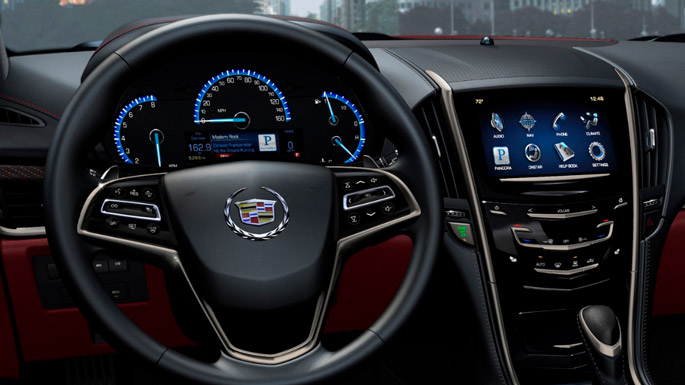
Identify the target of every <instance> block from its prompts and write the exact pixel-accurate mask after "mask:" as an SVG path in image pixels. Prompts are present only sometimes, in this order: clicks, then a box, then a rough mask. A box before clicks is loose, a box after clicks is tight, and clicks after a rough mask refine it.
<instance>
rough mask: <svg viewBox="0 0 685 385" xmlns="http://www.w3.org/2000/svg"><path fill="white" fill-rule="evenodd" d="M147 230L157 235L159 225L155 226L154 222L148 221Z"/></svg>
mask: <svg viewBox="0 0 685 385" xmlns="http://www.w3.org/2000/svg"><path fill="white" fill-rule="evenodd" d="M147 232H148V233H150V234H152V235H157V234H159V226H157V225H156V224H154V223H150V224H149V225H147Z"/></svg>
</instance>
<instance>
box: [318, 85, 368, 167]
mask: <svg viewBox="0 0 685 385" xmlns="http://www.w3.org/2000/svg"><path fill="white" fill-rule="evenodd" d="M314 104H315V105H317V106H318V109H319V112H318V114H317V116H316V119H318V122H319V127H320V128H319V130H318V131H319V132H318V133H317V137H323V140H325V141H326V142H327V143H323V140H322V143H321V146H320V147H319V148H317V149H315V150H314V151H317V152H320V153H321V154H320V155H318V156H320V157H321V159H320V162H322V163H334V164H339V163H352V162H354V161H356V160H357V159H358V158H359V156H360V155H361V152H362V150H363V149H364V142H366V128H365V125H364V118H363V117H362V115H361V113H360V112H359V110H358V109H357V107H355V105H354V104H353V103H352V102H351V101H350V100H349V99H347V98H346V97H344V96H342V95H339V94H336V93H334V92H324V93H322V94H321V97H319V98H316V99H314ZM312 155H314V154H312Z"/></svg>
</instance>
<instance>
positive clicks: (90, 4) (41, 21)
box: [0, 0, 685, 52]
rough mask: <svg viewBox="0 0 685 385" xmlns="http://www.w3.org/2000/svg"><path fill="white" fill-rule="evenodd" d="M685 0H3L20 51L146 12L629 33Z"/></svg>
mask: <svg viewBox="0 0 685 385" xmlns="http://www.w3.org/2000/svg"><path fill="white" fill-rule="evenodd" d="M684 7H685V0H414V1H407V0H254V1H253V0H193V1H181V0H0V16H1V18H0V23H1V26H2V32H3V36H4V39H5V41H6V44H7V46H8V47H9V48H10V49H12V50H15V51H20V52H22V51H36V50H51V49H69V48H72V47H74V46H76V45H78V44H82V43H86V42H92V41H98V40H102V39H103V38H104V37H105V36H106V35H107V34H108V33H109V32H111V31H112V30H113V29H115V28H116V27H118V26H120V25H122V24H124V23H127V22H130V21H133V20H136V19H142V18H149V17H165V16H177V15H198V14H208V13H232V12H233V13H251V14H252V13H253V14H265V15H288V16H297V17H304V18H310V19H317V20H322V21H326V22H330V23H333V24H336V25H338V26H340V27H343V28H345V29H347V30H350V31H352V32H375V33H383V34H387V35H405V36H407V35H411V36H417V35H486V34H487V35H494V36H498V35H499V36H533V37H538V36H541V37H567V38H569V37H571V38H596V39H616V40H626V39H632V38H637V37H644V36H652V35H669V34H674V33H680V32H682V31H683V30H685V27H684V26H685V9H684Z"/></svg>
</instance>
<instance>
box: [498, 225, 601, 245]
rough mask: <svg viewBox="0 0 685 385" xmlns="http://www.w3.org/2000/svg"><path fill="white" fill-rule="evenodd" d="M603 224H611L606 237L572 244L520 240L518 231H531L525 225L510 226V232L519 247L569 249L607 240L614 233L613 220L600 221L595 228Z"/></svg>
mask: <svg viewBox="0 0 685 385" xmlns="http://www.w3.org/2000/svg"><path fill="white" fill-rule="evenodd" d="M604 226H611V227H609V233H608V234H607V236H606V237H604V238H599V239H593V240H591V241H586V242H581V243H576V244H572V245H544V244H539V243H525V242H521V239H519V236H518V233H531V232H532V231H531V230H530V229H528V228H525V227H512V228H511V232H512V234H514V239H515V240H516V243H518V245H519V246H521V247H528V248H531V249H542V250H549V251H570V250H578V249H582V248H585V247H589V246H593V245H596V244H598V243H602V242H606V241H608V240H609V239H610V238H611V236H612V235H614V221H609V222H602V223H600V224H598V225H597V228H600V227H604Z"/></svg>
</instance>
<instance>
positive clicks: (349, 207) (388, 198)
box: [343, 185, 395, 211]
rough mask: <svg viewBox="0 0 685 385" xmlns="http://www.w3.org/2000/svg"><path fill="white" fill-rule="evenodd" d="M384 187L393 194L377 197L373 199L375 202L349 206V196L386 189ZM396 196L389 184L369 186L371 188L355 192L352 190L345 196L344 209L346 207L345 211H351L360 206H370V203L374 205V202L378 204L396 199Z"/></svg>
mask: <svg viewBox="0 0 685 385" xmlns="http://www.w3.org/2000/svg"><path fill="white" fill-rule="evenodd" d="M384 188H387V189H388V190H390V194H392V195H390V196H387V197H383V198H379V199H376V200H375V201H373V202H366V203H362V204H360V205H354V204H353V205H352V206H349V205H348V204H347V198H348V197H351V196H354V195H361V194H364V193H368V192H372V191H378V190H382V189H384ZM394 198H395V192H394V191H393V190H392V188H391V187H390V186H387V185H386V186H380V187H374V188H369V189H366V190H361V191H355V192H351V193H348V194H345V195H344V196H343V209H344V210H345V211H350V210H354V209H358V208H360V207H365V206H368V205H374V204H376V203H380V202H384V201H387V200H390V199H394Z"/></svg>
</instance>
